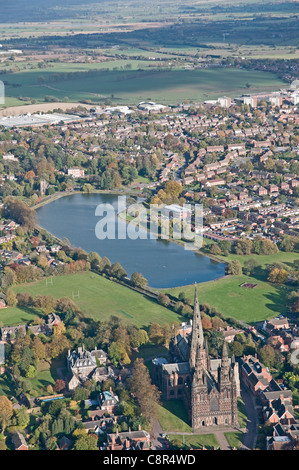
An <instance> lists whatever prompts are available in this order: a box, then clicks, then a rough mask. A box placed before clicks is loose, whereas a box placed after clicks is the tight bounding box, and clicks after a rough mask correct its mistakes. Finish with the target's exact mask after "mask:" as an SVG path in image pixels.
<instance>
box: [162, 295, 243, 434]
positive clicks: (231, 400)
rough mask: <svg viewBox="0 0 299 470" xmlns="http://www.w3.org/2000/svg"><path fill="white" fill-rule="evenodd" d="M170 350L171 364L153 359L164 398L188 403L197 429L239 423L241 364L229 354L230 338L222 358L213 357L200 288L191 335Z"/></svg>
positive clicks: (191, 421) (176, 342)
mask: <svg viewBox="0 0 299 470" xmlns="http://www.w3.org/2000/svg"><path fill="white" fill-rule="evenodd" d="M170 349H171V352H172V355H173V356H174V357H175V359H176V362H173V363H171V364H170V363H168V361H167V360H165V359H164V360H162V359H161V358H160V359H156V360H154V361H153V365H154V367H153V379H154V382H155V383H156V384H157V385H158V386H159V387H160V388H161V391H162V397H163V398H164V399H166V400H169V399H181V400H182V401H183V402H184V404H185V406H186V408H187V410H188V415H189V419H190V423H191V424H192V428H193V431H196V430H199V429H202V427H204V426H214V425H215V426H217V425H237V424H238V410H237V397H238V396H239V395H240V381H239V369H238V364H237V363H236V362H235V360H234V358H232V359H230V358H229V357H228V354H227V346H226V341H224V343H223V351H222V358H220V359H213V358H212V357H210V355H209V351H208V345H207V342H206V341H205V339H204V335H203V328H202V322H201V315H200V308H199V303H198V298H197V290H196V287H195V299H194V313H193V321H192V333H191V337H190V335H185V336H181V335H178V336H176V337H175V338H174V339H173V341H172V345H171V348H170ZM180 359H181V362H180Z"/></svg>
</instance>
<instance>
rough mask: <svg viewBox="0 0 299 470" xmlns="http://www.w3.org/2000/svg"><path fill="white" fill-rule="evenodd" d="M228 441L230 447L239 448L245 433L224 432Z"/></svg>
mask: <svg viewBox="0 0 299 470" xmlns="http://www.w3.org/2000/svg"><path fill="white" fill-rule="evenodd" d="M224 435H225V437H226V440H227V442H228V443H229V445H230V447H232V448H235V449H239V448H240V446H241V444H242V439H243V433H242V432H225V433H224Z"/></svg>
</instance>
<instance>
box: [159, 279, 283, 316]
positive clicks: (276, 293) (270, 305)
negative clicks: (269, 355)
mask: <svg viewBox="0 0 299 470" xmlns="http://www.w3.org/2000/svg"><path fill="white" fill-rule="evenodd" d="M244 282H254V283H256V282H257V281H256V279H255V278H252V277H250V276H226V277H225V278H222V279H219V280H217V281H211V282H206V283H202V284H199V285H198V286H197V293H198V299H199V302H200V303H201V304H207V305H209V306H210V307H215V308H216V309H217V310H218V311H219V312H220V313H222V314H223V316H224V317H233V318H235V319H237V320H243V321H245V322H246V323H249V324H252V323H255V322H257V321H263V320H267V319H269V318H273V317H275V316H277V315H279V314H280V313H286V302H287V295H288V294H289V293H290V289H289V288H287V287H285V286H275V285H272V284H270V283H269V282H263V281H258V282H257V283H258V285H257V287H256V288H255V289H245V288H242V287H240V286H241V284H243V283H244ZM165 292H166V293H167V292H169V293H170V294H172V295H174V296H178V295H179V293H180V292H184V293H185V294H186V296H187V297H189V298H191V299H192V300H193V297H194V286H192V285H191V286H184V287H177V288H175V289H167V290H165Z"/></svg>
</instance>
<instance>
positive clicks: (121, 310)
mask: <svg viewBox="0 0 299 470" xmlns="http://www.w3.org/2000/svg"><path fill="white" fill-rule="evenodd" d="M52 279H53V284H51V283H49V282H48V283H47V282H46V279H43V280H41V281H37V282H34V283H30V284H22V285H18V286H15V287H14V292H15V293H18V292H29V293H30V295H31V296H32V297H34V296H36V295H49V296H52V297H54V298H56V299H59V298H62V297H69V298H70V299H72V300H74V302H75V303H76V304H77V305H78V307H79V308H80V309H81V311H82V314H83V315H84V316H85V317H89V318H93V319H94V320H96V321H99V320H108V319H109V318H110V316H111V315H114V316H117V317H119V318H120V319H122V320H123V321H124V322H125V323H128V322H131V323H134V324H135V325H137V326H138V327H147V326H148V325H149V324H150V323H151V322H157V323H159V324H164V323H172V322H173V321H182V317H180V316H179V315H177V314H176V313H174V312H172V311H171V310H169V309H166V308H164V307H162V306H161V305H159V304H158V303H157V302H155V301H154V300H149V299H148V298H147V297H145V296H144V295H142V294H139V293H138V292H135V291H133V290H132V289H130V288H128V287H125V286H122V285H120V284H117V283H115V282H112V281H109V280H108V279H105V278H104V277H102V276H99V275H97V274H94V273H91V272H83V273H78V274H71V275H69V276H57V277H53V278H52ZM36 314H37V312H36V311H34V309H30V310H29V311H25V310H22V309H19V308H17V307H9V308H6V309H3V310H1V311H0V321H1V322H2V323H3V324H4V325H14V324H18V323H24V322H26V321H27V322H28V321H30V320H32V319H33V318H34V316H35V315H36Z"/></svg>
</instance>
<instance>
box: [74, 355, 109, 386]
mask: <svg viewBox="0 0 299 470" xmlns="http://www.w3.org/2000/svg"><path fill="white" fill-rule="evenodd" d="M107 360H108V358H107V354H106V353H105V352H104V351H102V350H101V349H97V348H96V349H94V350H93V351H91V352H90V351H87V350H86V349H85V348H84V346H83V347H80V348H78V351H72V352H71V351H68V355H67V366H68V376H69V380H68V389H69V390H74V389H75V388H76V387H78V386H80V385H83V384H84V382H86V381H87V380H91V379H94V380H95V381H96V382H103V381H105V380H107V379H108V378H110V377H113V376H114V373H113V370H112V369H111V367H110V366H108V365H107Z"/></svg>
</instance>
